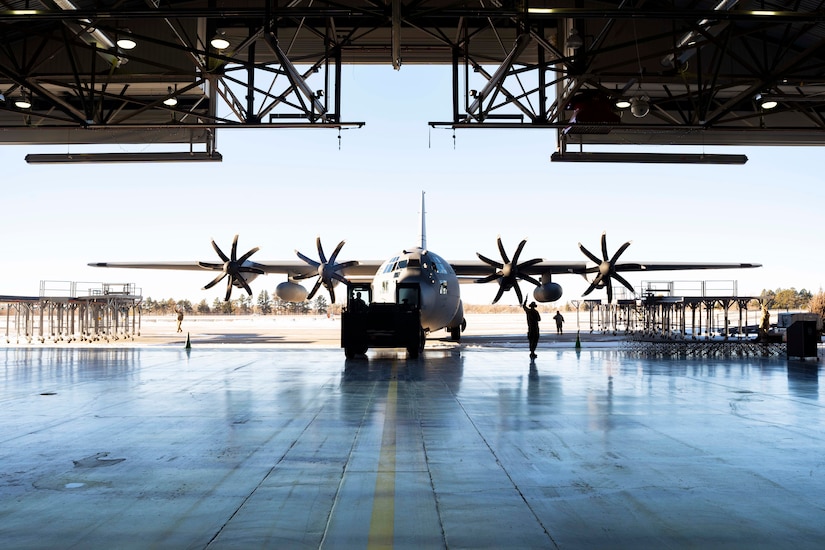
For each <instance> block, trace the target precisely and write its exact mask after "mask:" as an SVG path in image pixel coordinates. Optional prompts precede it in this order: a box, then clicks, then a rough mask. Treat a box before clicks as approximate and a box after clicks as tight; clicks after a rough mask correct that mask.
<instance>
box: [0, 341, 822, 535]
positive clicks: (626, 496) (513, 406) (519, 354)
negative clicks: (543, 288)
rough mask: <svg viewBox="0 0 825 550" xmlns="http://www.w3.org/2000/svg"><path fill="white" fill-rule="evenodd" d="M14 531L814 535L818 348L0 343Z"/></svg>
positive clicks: (0, 522) (0, 402) (6, 480)
mask: <svg viewBox="0 0 825 550" xmlns="http://www.w3.org/2000/svg"><path fill="white" fill-rule="evenodd" d="M0 365H2V367H3V370H2V379H0V380H1V382H2V385H0V407H2V416H0V464H1V465H2V469H1V470H0V541H2V546H3V547H4V548H104V547H105V548H114V547H116V548H176V549H177V548H290V549H291V548H333V549H339V548H344V549H346V548H416V549H420V548H472V549H479V548H599V549H606V548H634V549H638V548H717V549H718V548H749V549H753V548H771V549H775V548H794V549H803V548H822V544H823V540H825V429H823V428H825V412H823V398H822V395H823V390H822V378H823V376H822V372H821V368H820V367H819V366H818V364H817V363H811V362H807V363H801V362H790V363H789V362H788V361H787V360H785V359H705V360H678V359H672V360H644V359H639V358H637V357H632V356H629V355H626V354H624V353H623V352H621V351H614V350H609V349H603V350H584V351H582V352H581V353H576V352H575V351H573V350H566V349H565V350H549V349H545V350H540V354H539V357H538V359H537V360H536V361H535V363H533V364H531V363H530V362H529V359H528V358H527V353H526V351H525V350H522V349H518V350H513V349H504V348H496V347H493V346H490V347H483V346H481V347H472V348H470V347H467V348H452V349H445V350H427V351H426V352H425V354H424V356H423V357H422V358H420V359H418V360H415V361H411V360H407V359H406V357H405V356H404V354H396V353H392V352H385V353H372V352H371V353H370V355H369V356H368V358H366V359H359V360H354V361H345V359H344V357H343V353H342V352H341V350H340V349H307V350H300V349H292V350H289V349H248V350H244V349H242V348H238V349H234V350H232V349H229V350H228V349H225V348H220V349H219V348H215V349H209V348H196V349H193V350H192V351H191V352H189V353H187V352H186V351H184V350H182V349H178V348H174V349H173V348H159V347H154V348H123V349H67V348H35V349H23V348H18V349H0Z"/></svg>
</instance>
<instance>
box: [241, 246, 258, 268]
mask: <svg viewBox="0 0 825 550" xmlns="http://www.w3.org/2000/svg"><path fill="white" fill-rule="evenodd" d="M259 250H260V248H259V247H257V246H256V247H255V248H253V249H252V250H250V251H249V252H247V253H246V254H244V255H243V256H241V257H240V258H238V263H239V264H242V263H244V262H245V261H246V260H248V259H249V257H250V256H252V255H253V254H254V253H256V252H257V251H259Z"/></svg>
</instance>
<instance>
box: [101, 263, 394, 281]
mask: <svg viewBox="0 0 825 550" xmlns="http://www.w3.org/2000/svg"><path fill="white" fill-rule="evenodd" d="M202 263H206V264H212V263H215V262H214V261H210V262H202ZM382 263H383V262H382V261H378V260H365V261H359V262H358V265H352V266H349V267H346V268H345V269H344V270H342V271H343V273H344V274H345V275H347V276H352V277H357V278H359V279H360V278H372V276H373V275H375V272H376V271H377V270H378V268H379V267H380V266H381V264H382ZM200 264H201V262H193V261H183V262H175V261H172V262H90V263H89V265H90V266H91V267H113V268H119V269H169V270H174V271H206V270H208V268H205V267H202V266H201V265H200ZM247 265H248V266H249V267H253V268H256V269H259V270H261V271H262V272H263V273H283V274H285V275H289V276H295V275H303V274H308V273H315V269H313V268H312V266H309V265H307V264H306V263H305V262H302V261H300V260H280V261H271V262H270V261H262V262H248V264H247Z"/></svg>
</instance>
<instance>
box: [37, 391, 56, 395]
mask: <svg viewBox="0 0 825 550" xmlns="http://www.w3.org/2000/svg"><path fill="white" fill-rule="evenodd" d="M40 395H57V392H56V391H44V392H43V393H41V394H40Z"/></svg>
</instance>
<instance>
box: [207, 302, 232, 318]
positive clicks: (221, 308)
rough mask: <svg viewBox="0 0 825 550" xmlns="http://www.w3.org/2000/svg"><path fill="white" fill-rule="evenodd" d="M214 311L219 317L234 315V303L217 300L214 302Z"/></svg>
mask: <svg viewBox="0 0 825 550" xmlns="http://www.w3.org/2000/svg"><path fill="white" fill-rule="evenodd" d="M212 311H213V312H214V313H217V314H219V315H232V311H233V310H232V301H231V300H228V301H226V302H224V301H223V300H222V299H221V298H215V301H214V302H212Z"/></svg>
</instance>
